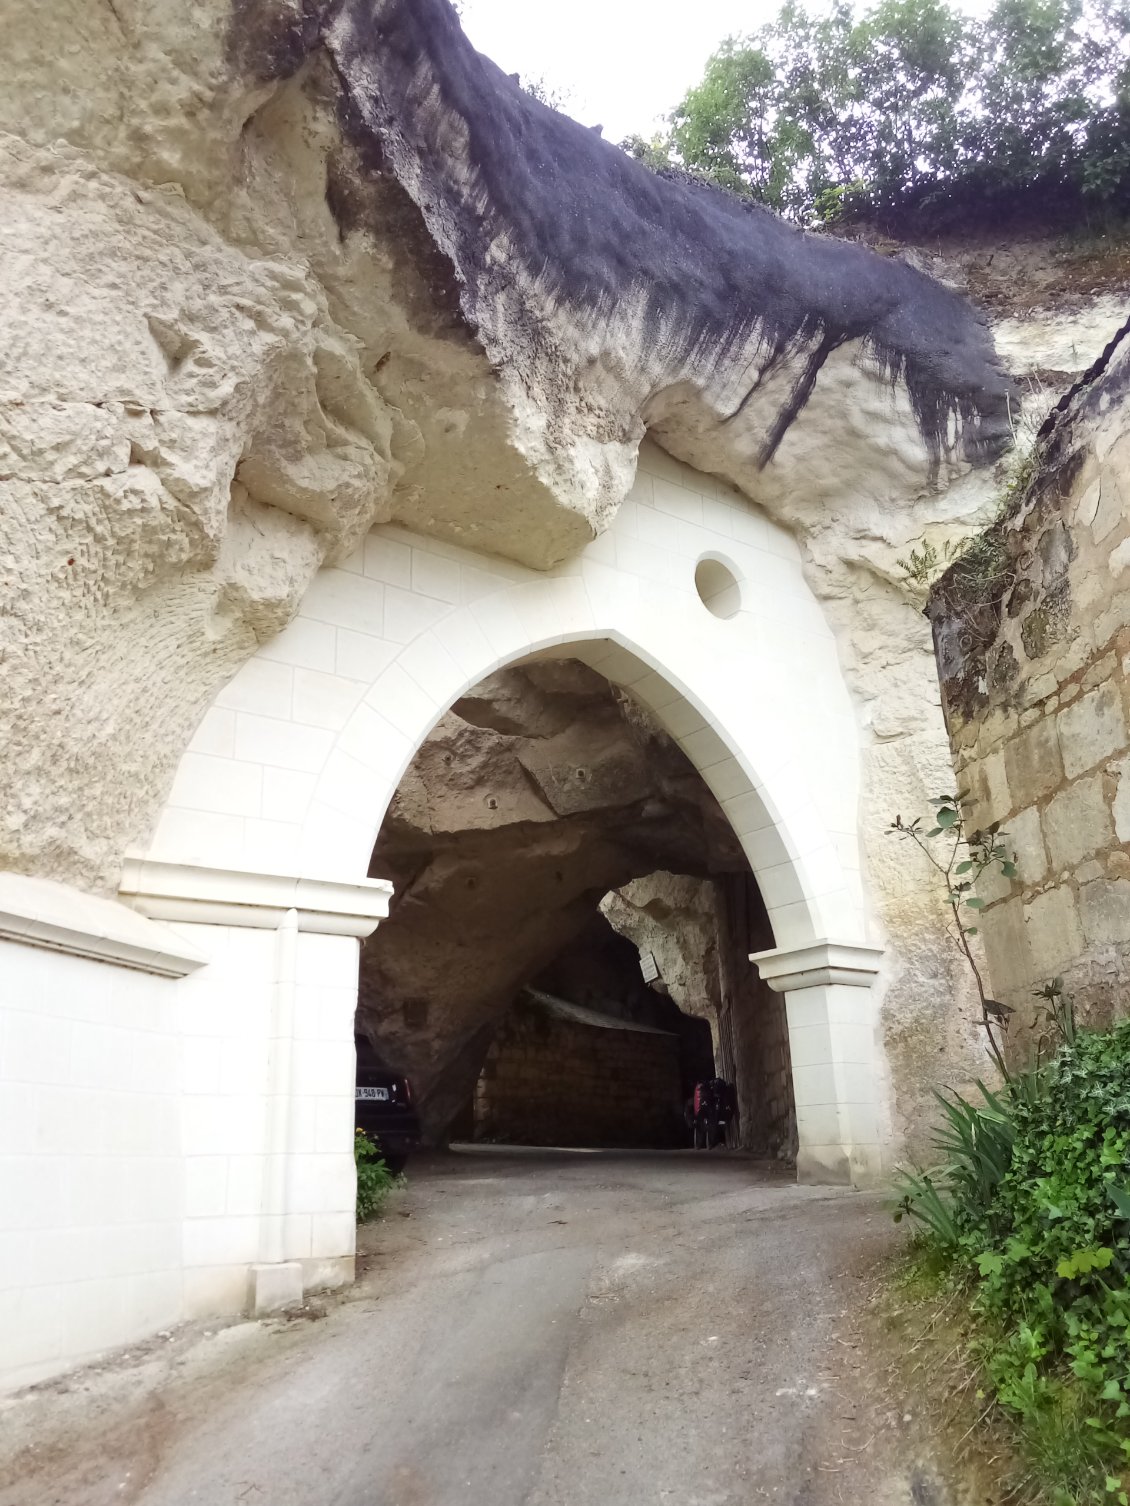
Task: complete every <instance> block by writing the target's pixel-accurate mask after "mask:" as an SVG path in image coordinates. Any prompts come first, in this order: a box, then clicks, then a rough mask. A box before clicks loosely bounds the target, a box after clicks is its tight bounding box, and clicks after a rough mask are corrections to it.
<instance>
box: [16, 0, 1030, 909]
mask: <svg viewBox="0 0 1130 1506" xmlns="http://www.w3.org/2000/svg"><path fill="white" fill-rule="evenodd" d="M0 19H2V20H3V24H4V34H5V37H6V44H7V45H6V55H7V66H6V82H5V90H4V97H3V100H0V195H2V199H3V202H2V210H3V212H2V214H0V227H2V228H0V257H2V258H3V267H4V276H3V279H2V280H0V289H2V290H0V328H2V329H3V331H4V341H3V355H2V357H0V378H2V381H0V446H2V450H0V453H3V455H4V457H5V460H4V464H3V468H2V474H3V477H4V480H3V485H4V488H5V500H6V505H5V507H4V509H3V511H2V514H0V529H2V532H0V562H2V568H3V570H4V579H5V581H6V582H7V584H8V586H9V590H8V591H7V592H6V593H5V594H6V610H5V614H4V617H3V620H2V622H0V632H2V633H3V635H4V636H3V645H4V653H5V664H6V668H7V675H6V689H5V695H4V697H3V700H2V702H0V719H2V720H0V746H2V747H3V749H4V752H3V755H2V756H3V759H4V767H3V773H4V779H5V787H6V788H8V789H10V792H11V793H10V798H9V799H8V800H7V801H5V803H4V807H3V810H2V811H0V856H2V858H3V860H4V861H5V862H6V863H7V864H8V865H9V866H11V867H13V868H18V869H19V870H21V871H24V872H32V873H39V874H47V875H49V876H52V877H55V878H59V879H63V880H66V881H73V882H76V883H78V884H80V885H82V886H84V887H92V888H98V889H102V890H104V891H107V892H112V891H113V889H114V887H115V885H116V882H117V878H118V875H119V872H120V868H121V863H122V858H123V854H124V852H125V850H126V849H127V847H129V846H130V845H131V844H137V843H141V842H144V840H145V839H146V837H147V836H148V835H149V834H150V833H151V831H152V829H153V826H154V823H155V821H156V819H157V816H158V814H159V812H160V809H161V806H162V802H163V800H164V799H165V797H166V796H167V794H168V791H169V787H170V784H171V781H172V779H173V775H174V772H175V770H176V768H177V765H178V761H179V759H180V756H181V755H182V754H183V752H184V749H185V747H186V745H187V743H188V741H189V739H190V738H191V736H192V734H193V731H194V729H195V728H196V726H197V725H198V724H199V722H200V720H201V718H202V716H203V715H204V713H205V711H206V710H207V708H209V706H210V705H212V704H213V702H214V698H215V696H216V693H217V691H218V690H219V689H220V687H222V686H223V685H224V684H225V683H226V682H227V681H229V680H230V678H231V677H232V675H233V673H234V672H235V670H236V669H237V668H238V666H239V665H240V664H241V663H243V662H245V661H246V660H248V659H249V658H250V657H251V656H252V655H253V654H255V653H256V652H257V650H258V649H259V648H260V646H261V645H263V644H265V643H267V642H269V641H270V640H271V639H272V638H273V637H274V636H275V635H276V634H277V633H278V632H279V630H280V628H282V627H283V626H285V624H286V623H288V622H289V621H290V620H291V619H292V618H293V616H294V613H295V611H296V608H297V605H298V602H299V600H300V598H301V597H302V595H303V593H304V592H305V591H306V590H307V589H308V587H309V586H310V584H311V582H312V580H313V578H314V575H315V572H317V570H318V568H319V566H322V565H323V564H325V563H326V562H330V563H331V564H338V563H340V562H341V561H342V560H343V559H345V558H347V557H349V554H350V551H351V550H352V549H353V548H354V547H355V545H356V544H357V542H358V540H359V539H360V538H361V537H362V536H363V535H364V534H365V532H366V530H367V529H369V528H370V527H371V526H372V525H373V524H374V523H378V522H380V521H382V520H388V519H395V520H397V521H399V522H401V523H402V524H404V525H406V526H408V527H410V528H413V529H417V530H419V531H422V532H425V533H429V534H432V535H437V536H442V537H445V538H448V539H454V540H457V541H458V542H460V543H462V544H464V545H465V546H467V547H469V548H471V549H478V550H481V551H486V552H493V553H497V554H501V555H503V556H506V557H510V558H517V559H521V560H523V561H525V562H527V563H531V564H534V565H537V566H539V567H545V566H546V565H548V564H550V563H552V562H554V561H557V560H560V559H562V558H565V557H566V556H568V555H569V554H571V553H573V552H575V551H576V550H577V549H578V548H580V547H581V546H583V545H584V544H585V543H586V542H587V541H588V540H590V539H591V538H592V537H593V534H594V533H595V532H598V531H600V530H601V529H603V528H604V527H605V526H606V525H607V523H608V522H609V521H610V519H611V517H612V516H613V515H614V513H615V512H616V510H617V508H618V507H619V506H620V505H621V504H622V503H623V501H624V499H625V497H626V496H627V495H628V492H629V490H630V487H631V484H632V480H633V476H634V472H635V464H636V456H637V452H638V448H639V444H640V441H641V439H642V437H643V435H644V432H645V428H646V427H650V428H651V430H652V431H653V432H654V433H655V434H656V435H657V436H658V437H659V438H660V439H661V440H662V442H663V443H664V444H665V445H666V446H667V447H668V448H670V449H671V450H673V451H675V452H676V453H679V454H682V455H683V456H684V458H687V459H690V460H697V461H698V462H699V463H701V464H703V465H704V466H705V468H707V469H708V470H710V471H711V472H713V473H716V474H724V475H727V476H729V477H730V478H731V479H732V480H733V481H734V482H735V483H736V484H737V485H739V486H740V487H742V489H743V490H744V491H745V492H746V493H747V494H749V495H754V496H757V497H758V499H759V500H760V501H761V502H762V503H763V504H764V505H766V506H768V507H770V508H771V509H772V510H774V511H775V512H776V513H777V515H778V516H781V517H783V518H787V521H788V522H789V525H790V526H798V527H804V528H807V527H808V526H809V524H813V525H815V526H816V528H817V529H818V530H819V531H820V532H824V531H825V529H826V525H827V518H826V517H825V513H826V512H827V511H828V510H829V509H830V510H831V513H832V514H833V515H835V516H836V517H837V518H840V519H842V520H844V524H845V526H847V527H848V529H849V532H850V531H853V530H854V526H855V525H854V524H852V523H850V522H849V521H848V520H849V518H850V516H851V514H852V510H853V509H857V508H859V507H863V508H864V510H865V511H868V510H870V513H873V512H874V507H873V505H872V500H868V501H866V502H863V501H862V500H861V499H863V498H867V499H878V498H879V495H880V492H882V496H883V497H884V498H886V499H887V500H888V501H891V502H893V501H894V500H895V499H898V505H899V506H900V507H901V506H902V503H903V501H905V500H906V499H907V498H910V497H913V498H915V499H917V500H916V501H914V503H913V504H912V510H913V509H916V508H918V507H919V506H920V504H921V505H924V506H926V507H927V509H929V508H932V507H933V506H934V505H935V504H934V503H933V502H932V501H928V500H927V499H928V498H929V497H931V496H932V495H933V484H934V481H935V479H937V478H939V477H957V476H961V475H964V474H965V473H966V471H967V470H968V467H969V465H970V463H971V462H973V461H978V462H980V461H984V460H988V459H991V457H992V456H993V455H994V454H995V453H996V452H997V451H998V450H999V449H1000V447H1001V446H1002V445H1003V444H1004V443H1005V442H1006V439H1007V424H1006V422H1005V419H1004V405H1005V402H1006V398H1007V393H1008V382H1007V380H1006V379H1005V378H1004V377H1003V376H1002V375H1001V373H1000V372H999V371H998V369H997V367H996V365H995V363H994V360H993V356H992V350H991V345H990V342H989V341H988V338H987V336H986V335H985V332H984V329H983V327H982V325H981V324H980V322H979V321H978V320H977V319H976V318H975V317H974V316H973V315H972V314H971V312H970V311H969V309H968V308H967V307H966V306H965V305H964V304H963V303H962V301H961V300H960V299H959V298H956V297H954V296H953V295H952V294H950V293H949V292H947V291H946V290H945V289H944V288H942V287H940V286H939V285H938V284H936V283H935V282H933V281H931V280H930V279H928V278H926V277H924V276H922V275H921V274H920V273H919V272H917V271H915V270H914V269H912V268H910V267H907V266H903V265H901V264H894V263H891V262H890V261H885V260H884V259H882V258H880V257H877V256H874V255H873V254H872V253H870V252H869V251H866V250H865V249H863V248H860V247H854V246H840V245H835V244H831V243H824V242H821V241H819V240H817V239H814V238H812V237H802V236H800V235H799V234H798V233H796V232H794V231H792V230H789V229H788V228H787V227H785V226H784V225H782V224H780V223H779V222H778V221H776V220H774V219H773V218H772V217H771V216H768V215H765V214H762V213H760V212H757V213H752V214H751V213H750V212H749V211H748V210H747V209H745V208H743V207H742V206H739V205H737V204H736V203H735V202H734V201H732V200H730V199H728V198H726V196H724V195H722V194H719V193H714V192H710V191H705V190H702V189H700V188H696V187H694V186H693V185H688V184H684V183H680V182H674V181H666V180H661V179H658V178H655V177H653V176H652V175H650V174H648V173H647V172H646V170H645V169H643V168H642V167H641V166H640V165H639V164H636V163H634V162H632V161H630V159H628V158H627V157H625V156H624V155H623V154H622V153H619V152H618V151H617V150H616V149H615V148H614V147H613V146H611V145H610V144H608V143H605V142H602V141H600V140H599V139H598V138H597V137H596V136H595V134H594V133H592V132H589V131H586V130H584V129H583V128H581V127H580V126H578V125H576V124H575V123H574V122H571V121H569V120H568V119H567V118H566V117H564V116H561V115H559V114H557V113H555V112H553V111H550V110H548V109H546V108H545V107H543V106H541V105H540V104H538V103H537V102H536V101H534V100H532V99H530V97H529V96H528V95H526V94H524V93H523V92H522V91H521V90H519V89H518V88H517V86H516V85H514V84H513V82H512V81H511V80H509V79H507V78H506V77H505V76H504V75H503V74H501V73H500V72H499V70H498V69H496V68H495V67H494V66H493V65H492V64H491V63H490V62H489V61H488V60H486V59H483V58H481V57H479V56H478V55H477V54H475V53H474V52H473V51H472V50H471V49H470V47H469V46H468V44H467V43H466V41H465V39H463V37H462V34H461V33H460V31H459V28H458V23H457V20H456V18H455V15H454V12H453V11H452V10H451V8H450V6H448V5H447V3H446V0H425V3H422V4H421V3H413V4H408V3H406V0H403V3H402V0H380V3H375V0H351V3H349V4H346V5H334V6H330V5H328V4H321V3H301V4H299V3H298V0H238V3H234V0H233V3H228V0H201V3H200V4H196V5H194V6H193V7H192V8H191V9H190V10H185V9H184V7H182V6H179V5H175V4H170V3H168V0H130V3H127V4H123V5H121V6H107V5H95V6H89V5H86V4H83V3H80V0H64V3H61V4H59V5H54V6H52V7H50V8H49V9H48V10H47V11H43V10H42V8H40V9H39V10H36V9H35V8H34V7H28V6H26V5H19V4H15V3H9V4H6V5H4V6H3V7H0ZM425 100H426V101H427V105H426V107H425V106H424V105H423V104H422V103H421V101H425ZM577 225H582V226H583V227H584V231H583V235H582V236H581V237H580V238H578V235H577V233H576V230H575V227H576V226H577ZM500 248H502V249H504V254H503V255H501V256H500V255H499V254H498V251H499V249H500ZM629 248H630V249H629ZM705 248H709V249H708V250H707V249H705ZM770 287H773V288H776V289H777V290H778V291H777V293H776V295H774V297H770V296H769V295H768V293H767V289H768V288H770ZM659 324H662V326H663V328H664V329H666V330H668V331H669V332H670V333H671V334H672V338H671V339H670V340H666V339H665V340H657V339H655V338H654V332H655V330H656V328H657V326H658V325H659ZM675 332H677V335H676V334H675ZM751 373H752V375H750V374H751ZM751 380H752V381H753V388H751V387H750V382H751ZM810 381H814V382H815V386H814V387H813V389H812V392H811V393H810V394H809V395H808V396H807V399H806V400H805V401H802V400H801V398H802V395H803V393H804V392H807V387H808V384H809V383H810ZM739 408H740V412H739V411H738V410H739ZM801 410H803V411H801ZM794 414H796V415H797V416H796V417H795V421H793V415H794ZM845 419H847V420H848V421H847V422H846V424H845ZM809 426H811V432H810V433H807V430H808V428H809ZM880 435H882V436H884V438H883V439H882V440H881V441H879V436H880ZM769 449H772V450H773V454H772V458H771V459H770V458H768V450H769ZM692 451H693V453H692ZM833 454H834V456H835V459H834V461H831V463H829V461H830V457H831V456H832V455H833ZM880 474H881V475H882V478H883V483H882V486H881V487H880V485H879V476H880ZM853 478H854V479H853ZM881 505H886V502H882V504H881ZM869 515H870V514H869ZM861 516H862V514H861ZM805 518H807V519H808V522H807V523H805V522H803V519H805ZM864 531H865V533H867V534H870V532H871V529H870V525H869V524H867V525H866V526H865V529H864ZM832 552H833V553H834V552H835V551H834V550H833V551H832ZM823 553H825V554H827V553H828V551H827V550H826V549H825V550H824V551H823ZM841 553H842V551H841ZM837 589H839V587H837ZM29 706H35V707H36V715H34V716H28V715H27V714H26V708H27V707H29ZM78 790H81V791H82V795H83V798H82V800H81V801H78V800H76V799H75V798H74V796H75V793H76V791H78Z"/></svg>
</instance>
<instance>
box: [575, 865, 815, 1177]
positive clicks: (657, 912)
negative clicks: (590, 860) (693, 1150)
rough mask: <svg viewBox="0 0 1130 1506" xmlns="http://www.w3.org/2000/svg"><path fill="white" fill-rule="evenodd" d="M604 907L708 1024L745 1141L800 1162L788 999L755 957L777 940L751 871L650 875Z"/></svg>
mask: <svg viewBox="0 0 1130 1506" xmlns="http://www.w3.org/2000/svg"><path fill="white" fill-rule="evenodd" d="M601 910H602V912H603V914H604V915H605V917H606V918H607V919H608V921H609V923H610V924H611V925H612V926H614V927H615V928H616V930H617V931H619V932H620V933H621V935H623V936H627V937H629V938H630V939H631V941H632V942H633V943H634V944H635V946H636V947H637V948H638V950H639V951H640V952H641V953H643V952H650V953H651V954H652V955H653V956H654V958H655V960H656V963H657V965H658V967H659V973H660V977H661V979H662V981H663V984H664V986H665V987H666V988H667V989H668V990H669V992H670V995H671V997H672V999H673V1000H674V1001H675V1003H676V1004H678V1006H679V1008H680V1009H681V1010H683V1011H685V1012H686V1013H687V1014H690V1015H695V1016H697V1017H699V1018H701V1019H705V1020H707V1021H708V1022H709V1024H710V1028H711V1032H712V1036H713V1039H714V1058H715V1065H716V1068H717V1070H718V1072H719V1075H721V1076H723V1077H725V1078H726V1079H727V1080H728V1081H730V1082H732V1083H733V1084H734V1086H735V1088H736V1089H737V1095H738V1110H739V1114H740V1125H739V1132H738V1133H739V1143H740V1144H741V1146H742V1148H743V1149H745V1150H750V1151H753V1152H755V1153H756V1154H759V1155H767V1156H773V1157H780V1158H782V1159H784V1160H791V1159H793V1158H794V1157H795V1155H796V1149H797V1130H796V1109H795V1105H794V1102H793V1085H792V1066H791V1061H790V1057H789V1046H788V1022H787V1020H786V1017H785V1001H784V998H783V996H782V995H780V994H777V993H774V992H773V990H772V989H771V988H770V987H769V986H768V984H766V983H764V982H763V981H762V980H761V979H760V978H759V977H758V975H757V970H756V969H755V968H754V967H752V966H751V965H750V961H749V958H750V954H751V953H752V952H755V951H761V950H764V949H767V948H769V947H771V946H772V945H773V933H772V929H771V927H770V925H769V922H768V918H767V916H766V914H765V907H764V904H763V903H762V901H761V898H760V895H759V893H758V890H757V885H756V882H755V881H754V879H753V876H752V874H750V873H749V872H748V870H746V871H744V872H743V871H737V872H733V873H728V874H723V875H716V876H712V877H701V876H695V875H688V874H673V873H652V874H648V875H647V876H646V877H643V878H640V879H637V880H635V881H633V882H632V883H630V884H626V885H622V886H621V887H620V888H619V889H618V890H616V891H615V892H613V893H611V894H609V895H607V896H606V897H605V898H604V900H603V901H602V902H601Z"/></svg>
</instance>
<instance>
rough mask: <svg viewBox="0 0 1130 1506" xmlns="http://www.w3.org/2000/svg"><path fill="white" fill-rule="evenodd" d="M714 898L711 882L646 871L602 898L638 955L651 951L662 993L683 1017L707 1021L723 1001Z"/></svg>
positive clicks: (614, 924) (611, 919) (714, 1018)
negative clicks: (665, 989)
mask: <svg viewBox="0 0 1130 1506" xmlns="http://www.w3.org/2000/svg"><path fill="white" fill-rule="evenodd" d="M717 905H718V900H717V895H716V892H715V887H714V884H713V882H712V881H711V880H709V879H705V878H701V877H696V876H694V875H692V874H684V873H651V874H648V875H646V876H645V877H643V878H639V879H634V880H633V881H632V882H631V883H630V884H622V885H621V886H620V887H619V889H616V890H614V891H613V892H612V893H610V894H606V895H605V897H604V899H603V900H601V903H600V908H601V912H602V914H603V915H604V917H605V919H606V920H607V921H608V922H609V924H610V925H611V926H612V927H613V928H614V929H615V930H617V931H619V933H620V935H621V936H626V937H627V938H628V939H629V940H630V941H632V942H633V943H634V944H635V945H636V946H637V947H638V948H639V950H640V951H641V952H651V954H652V955H653V956H654V958H655V961H656V964H657V966H658V968H659V976H660V977H661V978H662V980H663V982H664V984H665V985H666V986H667V990H668V992H669V993H670V995H671V998H672V999H674V1001H675V1003H676V1004H677V1005H678V1006H679V1008H680V1009H681V1010H683V1012H684V1013H685V1014H693V1015H698V1016H699V1017H700V1018H703V1019H707V1020H709V1021H710V1022H711V1025H712V1027H713V1029H714V1032H715V1035H716V1036H717V1030H718V1012H719V1007H720V1005H721V1002H722V997H721V991H720V990H721V978H722V974H721V968H720V962H719V957H718V915H717Z"/></svg>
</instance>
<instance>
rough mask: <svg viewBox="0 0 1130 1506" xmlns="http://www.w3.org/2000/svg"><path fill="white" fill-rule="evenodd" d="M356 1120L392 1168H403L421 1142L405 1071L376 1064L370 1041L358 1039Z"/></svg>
mask: <svg viewBox="0 0 1130 1506" xmlns="http://www.w3.org/2000/svg"><path fill="white" fill-rule="evenodd" d="M354 1123H355V1125H356V1127H357V1128H358V1129H361V1130H364V1131H365V1133H366V1134H367V1135H368V1137H369V1139H370V1140H372V1141H373V1143H374V1144H375V1145H376V1147H377V1149H378V1150H379V1151H380V1153H381V1155H382V1156H383V1157H384V1160H385V1165H386V1166H387V1167H388V1169H389V1170H390V1171H403V1170H404V1165H405V1162H406V1161H407V1160H408V1154H409V1152H410V1151H413V1150H415V1149H416V1147H417V1146H418V1145H419V1143H420V1121H419V1119H418V1118H417V1117H416V1110H415V1109H414V1108H413V1106H412V1085H411V1083H409V1081H408V1079H407V1077H405V1076H404V1075H403V1073H398V1072H389V1071H387V1070H386V1069H385V1068H384V1067H381V1066H379V1065H378V1064H377V1061H376V1058H375V1056H374V1054H373V1049H372V1047H371V1046H370V1045H369V1043H368V1042H367V1041H361V1040H358V1042H357V1088H356V1094H355V1106H354Z"/></svg>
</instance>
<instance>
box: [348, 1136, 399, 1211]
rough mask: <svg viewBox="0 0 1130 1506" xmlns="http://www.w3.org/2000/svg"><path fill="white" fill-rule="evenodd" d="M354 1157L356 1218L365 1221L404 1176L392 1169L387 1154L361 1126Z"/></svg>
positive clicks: (354, 1147) (379, 1206) (355, 1141)
mask: <svg viewBox="0 0 1130 1506" xmlns="http://www.w3.org/2000/svg"><path fill="white" fill-rule="evenodd" d="M353 1159H354V1161H355V1162H356V1165H357V1222H358V1223H359V1224H363V1223H365V1222H367V1220H369V1219H371V1218H375V1217H376V1216H377V1214H378V1213H379V1212H380V1211H381V1208H382V1207H383V1205H384V1202H385V1199H386V1198H387V1197H388V1195H389V1193H390V1192H392V1190H393V1189H394V1188H395V1187H402V1186H403V1185H404V1178H403V1177H402V1176H394V1175H393V1173H392V1172H391V1171H389V1169H388V1167H387V1166H386V1165H385V1163H384V1157H383V1156H382V1155H381V1153H380V1151H379V1150H378V1149H377V1147H376V1146H375V1145H374V1144H373V1142H372V1141H371V1140H370V1139H369V1137H368V1135H367V1134H366V1133H365V1131H364V1130H362V1129H359V1130H358V1131H357V1133H356V1134H355V1135H354V1137H353Z"/></svg>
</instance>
